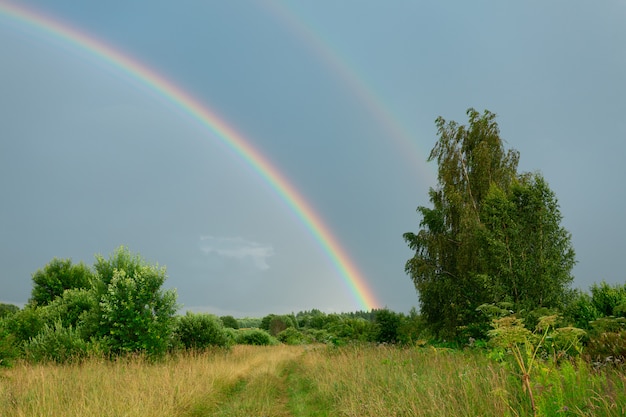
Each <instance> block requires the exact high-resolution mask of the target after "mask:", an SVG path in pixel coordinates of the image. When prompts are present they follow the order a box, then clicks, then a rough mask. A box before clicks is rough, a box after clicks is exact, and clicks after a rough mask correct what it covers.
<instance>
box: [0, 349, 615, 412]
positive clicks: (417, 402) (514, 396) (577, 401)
mask: <svg viewBox="0 0 626 417" xmlns="http://www.w3.org/2000/svg"><path fill="white" fill-rule="evenodd" d="M531 378H532V379H531V381H530V383H531V384H532V387H533V392H534V395H535V402H536V408H537V410H536V412H537V415H542V416H591V415H593V416H622V415H626V377H625V376H624V374H623V373H622V372H619V371H617V370H612V369H604V370H601V371H597V370H594V369H593V368H592V367H591V366H590V365H589V364H587V363H586V362H583V361H581V360H578V361H573V362H567V361H565V362H563V363H562V364H560V365H559V366H556V365H554V364H552V363H551V362H539V364H538V366H537V368H536V371H535V372H534V373H533V375H532V377H531ZM0 410H1V411H0V415H2V416H3V417H5V416H8V417H11V416H20V417H21V416H48V415H63V416H68V417H72V416H91V415H97V416H121V415H124V416H129V417H133V416H146V415H149V416H174V417H177V416H180V417H182V416H189V417H200V416H278V417H281V416H284V417H287V416H298V417H324V416H354V417H357V416H358V417H367V416H376V417H378V416H478V415H480V416H527V415H533V412H532V410H531V408H530V403H529V398H528V395H527V393H525V392H524V390H523V387H522V383H521V380H520V375H519V374H518V373H517V371H516V370H515V367H514V366H513V363H512V362H497V361H495V360H492V359H490V358H489V357H488V355H486V354H485V353H484V352H481V351H457V350H449V349H435V348H432V347H428V348H396V347H389V346H386V347H385V346H346V347H342V348H331V347H327V346H316V347H312V346H284V345H279V346H235V347H234V348H233V349H231V350H230V351H223V350H216V351H209V352H204V353H189V354H183V355H179V356H174V357H171V358H168V359H167V360H165V361H163V362H157V363H155V362H150V361H145V360H143V359H141V358H130V359H120V360H117V361H112V362H111V361H106V360H102V359H89V360H86V361H85V362H82V363H75V364H68V365H53V364H45V365H31V364H28V363H24V362H18V363H16V364H15V366H14V367H12V368H8V369H2V370H1V371H0Z"/></svg>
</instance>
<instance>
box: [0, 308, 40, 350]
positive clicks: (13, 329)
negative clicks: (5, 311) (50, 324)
mask: <svg viewBox="0 0 626 417" xmlns="http://www.w3.org/2000/svg"><path fill="white" fill-rule="evenodd" d="M44 313H45V310H44V309H42V308H37V307H33V306H30V305H27V306H26V307H25V308H23V309H22V310H20V311H18V312H16V313H14V314H12V315H11V316H9V317H6V318H5V319H4V323H5V324H4V326H5V328H6V330H7V331H8V333H11V334H12V335H14V336H15V339H16V343H18V344H20V343H23V342H26V341H28V340H29V339H30V338H32V337H35V336H36V335H37V334H38V333H39V332H40V331H41V330H42V329H43V327H44V325H45V324H46V317H45V314H44Z"/></svg>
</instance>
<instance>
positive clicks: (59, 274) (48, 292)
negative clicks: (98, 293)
mask: <svg viewBox="0 0 626 417" xmlns="http://www.w3.org/2000/svg"><path fill="white" fill-rule="evenodd" d="M92 277H93V273H92V272H91V269H89V267H88V266H87V265H85V264H83V263H82V262H80V263H78V264H72V260H71V259H59V258H54V259H52V260H51V261H50V262H49V263H48V264H47V265H46V266H44V267H43V268H42V269H38V270H37V272H35V273H34V274H33V289H32V292H31V298H30V301H29V302H30V303H31V304H34V305H40V306H44V305H47V304H50V303H51V302H52V301H53V300H54V299H55V298H57V297H60V296H62V295H63V292H64V291H65V290H69V289H80V288H89V286H90V285H91V279H92Z"/></svg>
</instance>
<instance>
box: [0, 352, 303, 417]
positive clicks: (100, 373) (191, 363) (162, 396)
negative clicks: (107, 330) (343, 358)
mask: <svg viewBox="0 0 626 417" xmlns="http://www.w3.org/2000/svg"><path fill="white" fill-rule="evenodd" d="M301 350H302V349H301V348H293V347H287V346H280V347H251V346H236V347H235V348H234V349H232V350H231V351H230V352H226V351H214V352H207V353H198V354H190V355H184V356H181V357H178V358H171V359H170V360H168V361H166V362H163V363H148V362H146V361H145V360H143V359H141V358H134V359H123V360H118V361H115V362H108V361H104V360H99V359H91V360H88V361H86V362H85V363H82V364H75V365H64V366H57V365H52V364H50V365H29V364H25V363H20V364H16V366H14V367H13V368H11V369H8V370H5V371H3V373H2V374H1V375H2V376H1V379H0V384H1V385H0V410H3V413H2V416H3V417H4V416H66V417H72V416H128V417H134V416H137V417H139V416H141V417H145V416H190V415H204V413H205V412H211V413H212V414H214V411H215V410H218V409H221V408H223V407H222V406H223V405H224V404H227V403H228V401H230V399H229V397H232V395H233V394H235V391H236V390H238V389H242V388H243V385H244V384H248V383H251V384H254V386H255V388H254V389H253V390H251V391H254V392H255V393H256V394H258V396H257V397H256V399H257V400H259V401H261V396H262V392H263V383H262V381H267V380H268V378H266V376H267V375H275V374H276V373H277V372H278V370H279V369H280V364H281V363H282V362H284V361H290V360H293V359H294V358H296V357H297V356H298V355H299V354H300V352H301ZM259 381H261V382H259ZM246 391H249V390H246ZM218 415H219V414H218ZM233 415H235V414H233Z"/></svg>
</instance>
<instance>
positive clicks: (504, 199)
mask: <svg viewBox="0 0 626 417" xmlns="http://www.w3.org/2000/svg"><path fill="white" fill-rule="evenodd" d="M467 115H468V119H469V124H468V126H462V125H458V124H457V123H456V122H454V121H451V122H446V121H445V120H444V119H443V118H442V117H439V118H438V119H437V121H436V124H437V129H438V136H439V139H438V141H437V143H436V144H435V146H434V148H433V149H432V151H431V153H430V156H429V158H428V160H429V161H433V160H435V161H436V162H437V164H438V176H437V179H438V184H437V187H436V188H431V189H430V191H429V196H430V202H431V203H432V205H433V207H432V208H429V207H424V206H420V207H418V209H417V211H418V213H419V214H420V215H421V218H422V220H421V222H420V230H419V232H418V233H410V232H409V233H405V234H404V239H405V240H406V242H407V243H408V245H409V247H410V248H411V249H412V250H414V251H415V255H414V256H413V257H412V258H411V259H409V260H408V261H407V263H406V271H407V273H408V274H409V275H410V276H411V278H412V280H413V282H414V284H415V287H416V289H417V291H418V293H419V297H420V310H421V313H422V315H423V316H424V319H425V322H426V324H427V325H428V326H429V328H430V329H431V331H432V332H433V333H434V334H435V335H437V336H439V337H442V338H448V337H454V336H456V335H457V334H458V331H459V329H460V328H461V327H463V326H467V325H470V324H473V323H476V322H478V321H480V317H479V315H478V314H479V313H477V311H476V307H478V306H479V305H481V304H483V303H489V302H494V301H497V299H498V297H500V298H508V295H509V294H510V292H511V291H513V290H514V285H513V284H518V283H521V282H524V285H525V287H524V288H525V290H524V291H525V293H524V294H525V296H527V295H528V296H529V300H536V297H535V298H532V297H530V295H529V293H530V292H532V291H534V293H537V292H541V291H542V290H543V289H544V288H542V287H540V286H539V284H538V283H537V280H538V279H539V278H540V277H541V278H543V277H545V276H546V275H547V274H548V271H550V272H551V273H552V272H555V271H558V272H559V274H560V275H558V276H559V280H560V281H559V282H561V283H567V282H569V281H568V279H569V270H570V269H571V262H569V261H568V260H565V261H563V260H562V259H561V258H560V257H561V256H562V255H563V254H568V253H569V252H568V250H569V249H571V247H570V246H569V235H568V234H567V233H566V232H563V231H562V230H561V229H560V228H559V222H560V220H561V218H560V214H559V213H558V206H557V205H556V200H555V199H554V195H553V194H552V193H551V191H550V190H549V189H548V188H547V185H546V184H545V182H543V181H541V180H540V178H539V177H538V176H534V177H533V176H528V175H523V176H520V175H518V174H517V165H518V161H519V153H518V152H517V151H515V150H506V149H505V147H504V141H503V140H502V138H501V137H500V131H499V128H498V125H497V123H496V121H495V114H493V113H491V112H489V111H484V112H483V113H482V114H480V113H478V112H477V111H476V110H474V109H469V110H468V111H467ZM533 204H534V205H533ZM499 205H501V206H502V207H500V206H499ZM528 210H536V211H533V212H532V213H531V212H530V211H528ZM537 210H538V211H537ZM543 214H546V216H544V217H542V216H543ZM506 216H516V217H515V219H516V223H515V224H516V225H517V227H518V229H519V230H518V232H519V233H520V235H519V236H522V237H523V236H525V234H526V233H530V232H533V233H531V235H532V236H533V238H534V239H535V242H533V243H528V244H526V246H524V241H523V239H518V244H517V246H515V247H512V246H509V247H508V249H509V250H516V251H517V253H516V256H517V257H518V258H519V259H520V262H521V260H524V265H526V266H530V265H532V264H533V262H534V263H536V264H539V265H541V266H540V267H537V268H535V269H532V268H528V269H527V270H526V271H525V272H524V274H522V275H518V274H517V270H516V269H515V268H509V270H508V272H507V273H509V277H508V278H507V277H506V276H505V274H503V273H504V272H506V271H505V269H506V268H504V267H505V266H507V263H506V262H504V261H505V260H506V256H505V255H506V250H505V251H504V252H503V251H502V250H496V249H494V247H491V246H493V245H495V246H497V245H501V244H504V245H505V246H506V236H504V235H502V231H503V230H504V231H505V232H506V233H509V231H508V230H507V229H506V227H507V226H506V225H507V224H508V223H507V222H509V220H510V219H507V218H506ZM550 216H551V217H550ZM549 227H553V228H552V229H550V230H551V232H553V233H552V234H551V236H552V237H554V236H556V235H558V234H559V233H561V234H560V235H559V236H560V238H561V239H560V240H559V241H558V245H557V244H556V242H548V241H547V239H546V237H547V236H548V234H546V233H544V232H546V231H547V229H548V228H549ZM498 233H500V234H498ZM542 233H543V234H542ZM502 239H504V242H503V241H502ZM537 245H544V246H543V249H542V250H535V249H537V248H539V247H540V246H537ZM546 245H547V246H546ZM550 245H552V246H553V247H548V246H550ZM505 249H506V248H505ZM548 253H549V254H550V255H551V258H550V261H549V262H546V255H547V254H548ZM567 256H569V255H567ZM572 256H573V252H572ZM568 259H569V258H568ZM572 260H573V258H572ZM509 266H510V265H509ZM519 266H521V263H520V265H519ZM542 268H543V269H542ZM559 268H560V269H559ZM539 270H541V271H542V274H540V275H536V273H537V272H538V271H539ZM544 272H545V273H544ZM513 276H514V277H513ZM546 285H548V284H547V283H546ZM561 287H562V285H560V284H559V285H555V286H553V287H550V290H551V291H552V292H557V293H558V291H559V289H561ZM518 290H519V289H518ZM551 294H552V293H551ZM550 297H551V296H550Z"/></svg>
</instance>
